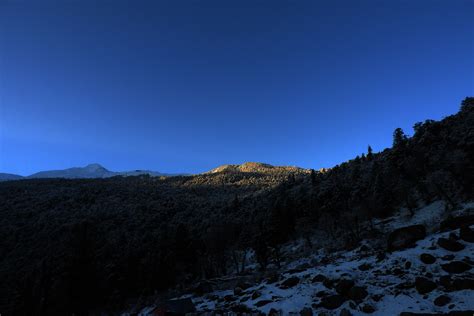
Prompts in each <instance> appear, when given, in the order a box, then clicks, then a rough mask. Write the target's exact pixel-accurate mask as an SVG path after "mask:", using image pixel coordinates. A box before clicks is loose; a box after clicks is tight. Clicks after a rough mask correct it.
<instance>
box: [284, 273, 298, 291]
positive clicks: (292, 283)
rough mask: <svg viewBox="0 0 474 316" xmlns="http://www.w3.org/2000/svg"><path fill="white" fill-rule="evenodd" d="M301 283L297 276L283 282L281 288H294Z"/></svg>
mask: <svg viewBox="0 0 474 316" xmlns="http://www.w3.org/2000/svg"><path fill="white" fill-rule="evenodd" d="M299 282H300V278H298V277H296V276H292V277H290V278H288V279H286V280H285V281H283V282H282V283H281V285H280V288H282V289H288V288H291V287H294V286H295V285H297V284H298V283H299Z"/></svg>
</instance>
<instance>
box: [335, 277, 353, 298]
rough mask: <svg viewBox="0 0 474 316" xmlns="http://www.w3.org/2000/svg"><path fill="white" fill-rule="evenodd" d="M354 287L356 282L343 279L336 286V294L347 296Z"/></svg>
mask: <svg viewBox="0 0 474 316" xmlns="http://www.w3.org/2000/svg"><path fill="white" fill-rule="evenodd" d="M353 286H354V281H352V280H347V279H342V280H340V281H339V282H338V283H337V285H336V292H337V293H339V294H341V295H347V293H349V290H350V289H351V288H352V287H353Z"/></svg>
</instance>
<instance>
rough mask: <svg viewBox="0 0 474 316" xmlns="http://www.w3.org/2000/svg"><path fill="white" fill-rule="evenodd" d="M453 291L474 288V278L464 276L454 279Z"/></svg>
mask: <svg viewBox="0 0 474 316" xmlns="http://www.w3.org/2000/svg"><path fill="white" fill-rule="evenodd" d="M451 287H452V289H453V291H462V290H474V279H470V278H463V279H460V278H458V279H454V280H453V282H452V283H451Z"/></svg>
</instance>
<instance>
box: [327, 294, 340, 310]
mask: <svg viewBox="0 0 474 316" xmlns="http://www.w3.org/2000/svg"><path fill="white" fill-rule="evenodd" d="M345 301H346V299H345V297H344V296H342V295H329V296H325V297H323V298H322V299H321V306H322V307H324V308H325V309H331V310H332V309H336V308H338V307H339V306H341V305H342V304H343V303H344V302H345Z"/></svg>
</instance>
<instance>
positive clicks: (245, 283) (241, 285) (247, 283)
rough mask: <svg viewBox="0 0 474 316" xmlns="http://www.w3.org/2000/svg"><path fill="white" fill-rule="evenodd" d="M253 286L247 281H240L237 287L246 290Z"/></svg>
mask: <svg viewBox="0 0 474 316" xmlns="http://www.w3.org/2000/svg"><path fill="white" fill-rule="evenodd" d="M252 286H253V284H251V283H249V282H245V281H239V282H238V283H237V285H236V287H240V288H241V289H242V290H244V291H245V290H246V289H248V288H249V287H252Z"/></svg>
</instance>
